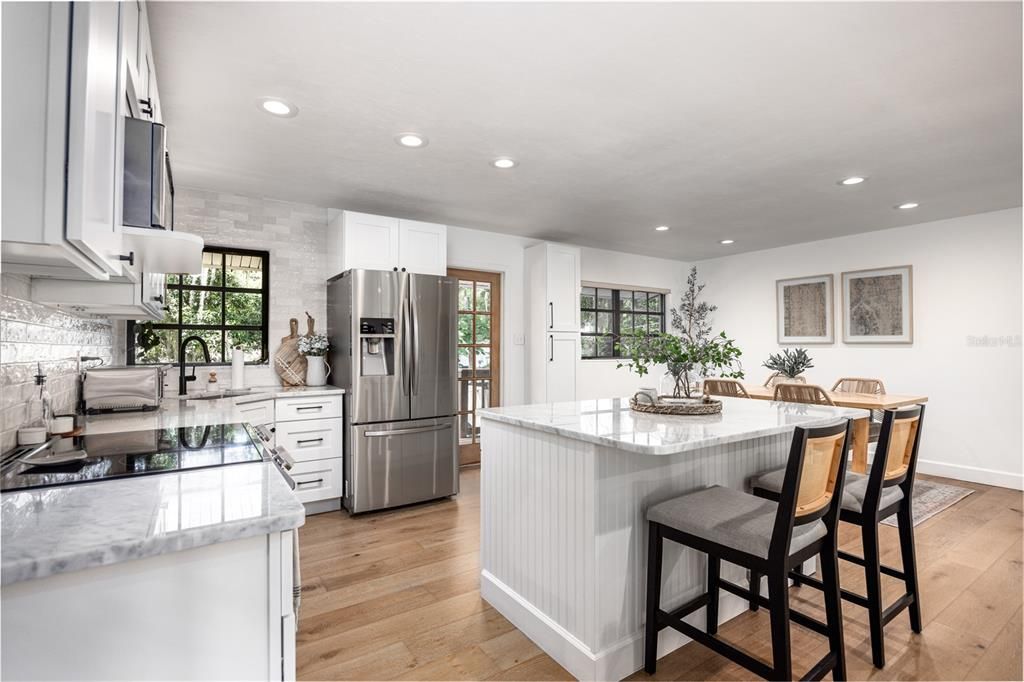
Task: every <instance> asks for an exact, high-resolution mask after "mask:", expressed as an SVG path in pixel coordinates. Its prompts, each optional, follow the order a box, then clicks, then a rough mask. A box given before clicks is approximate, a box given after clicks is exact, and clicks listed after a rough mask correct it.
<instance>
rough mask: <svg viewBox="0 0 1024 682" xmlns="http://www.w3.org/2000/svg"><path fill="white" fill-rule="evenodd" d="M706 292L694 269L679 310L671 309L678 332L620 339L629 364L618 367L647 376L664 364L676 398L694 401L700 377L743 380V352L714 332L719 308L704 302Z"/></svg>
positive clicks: (625, 336)
mask: <svg viewBox="0 0 1024 682" xmlns="http://www.w3.org/2000/svg"><path fill="white" fill-rule="evenodd" d="M703 291H704V284H703V283H701V282H698V281H697V268H696V267H693V268H691V269H690V275H689V277H687V278H686V289H685V290H684V291H683V294H682V296H681V297H680V302H679V305H678V307H676V308H672V309H671V310H670V312H671V314H672V329H673V330H675V332H676V333H675V334H673V333H669V332H661V333H658V334H651V335H647V334H631V335H623V336H621V337H620V338H619V339H618V340H617V343H616V345H617V346H618V348H619V352H620V353H622V354H623V355H624V356H625V357H627V358H629V360H630V362H629V363H622V362H620V363H619V364H618V365H617V367H626V366H628V367H629V368H630V369H631V370H632V371H634V372H636V373H637V374H639V375H640V376H644V375H645V374H647V373H648V371H649V369H650V367H651V366H652V365H665V366H666V368H667V369H668V373H669V374H671V375H672V378H673V382H674V386H673V391H672V397H674V398H682V397H686V398H692V397H693V395H692V393H693V388H692V387H693V379H695V378H696V377H697V376H700V377H706V376H708V375H709V374H711V373H712V372H714V374H715V375H716V376H720V377H728V378H733V379H742V378H743V367H742V365H741V364H740V360H739V357H740V355H742V351H740V349H739V348H737V347H736V345H735V343H733V340H732V339H730V338H729V337H728V336H726V334H725V332H724V331H722V332H719V333H718V334H713V333H712V327H711V319H710V318H711V313H713V312H715V310H717V309H718V306H716V305H713V304H711V303H708V302H707V301H702V300H701V298H700V295H701V293H702V292H703Z"/></svg>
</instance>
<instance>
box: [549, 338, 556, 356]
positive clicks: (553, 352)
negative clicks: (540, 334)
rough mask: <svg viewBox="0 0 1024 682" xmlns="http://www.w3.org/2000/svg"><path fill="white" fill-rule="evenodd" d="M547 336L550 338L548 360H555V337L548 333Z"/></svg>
mask: <svg viewBox="0 0 1024 682" xmlns="http://www.w3.org/2000/svg"><path fill="white" fill-rule="evenodd" d="M548 338H549V339H550V340H551V355H549V356H548V362H554V361H555V337H554V336H552V335H549V336H548Z"/></svg>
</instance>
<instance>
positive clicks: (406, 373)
mask: <svg viewBox="0 0 1024 682" xmlns="http://www.w3.org/2000/svg"><path fill="white" fill-rule="evenodd" d="M411 326H412V321H411V313H410V311H409V299H408V297H406V298H404V299H402V393H403V394H404V395H409V393H410V387H411V383H412V369H411V367H410V364H411V363H412V360H411V358H410V355H411V354H410V353H409V329H410V327H411Z"/></svg>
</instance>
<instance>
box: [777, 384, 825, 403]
mask: <svg viewBox="0 0 1024 682" xmlns="http://www.w3.org/2000/svg"><path fill="white" fill-rule="evenodd" d="M772 400H777V401H778V400H781V401H782V402H784V403H806V404H808V405H835V403H834V402H832V398H829V397H828V393H826V392H825V389H823V388H822V387H821V386H818V385H816V384H801V383H794V382H782V383H778V384H775V393H774V394H773V396H772Z"/></svg>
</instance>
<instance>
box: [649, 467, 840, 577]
mask: <svg viewBox="0 0 1024 682" xmlns="http://www.w3.org/2000/svg"><path fill="white" fill-rule="evenodd" d="M777 510H778V504H777V503H775V502H772V501H771V500H765V499H762V498H760V497H755V496H753V495H750V494H748V493H744V492H741V491H739V490H733V489H732V488H723V487H722V486H718V485H716V486H712V487H710V488H705V489H704V490H698V491H697V492H694V493H689V494H687V495H682V496H680V497H676V498H673V499H671V500H666V501H664V502H661V503H660V504H656V505H654V506H653V507H651V508H650V509H648V510H647V519H648V520H649V521H653V522H655V523H660V524H661V525H663V526H668V527H670V528H675V529H676V530H678V531H681V532H683V533H689V534H690V535H695V536H697V537H699V538H703V539H705V540H710V541H711V542H716V543H718V544H720V545H724V546H726V547H731V548H733V549H737V550H740V551H742V552H746V553H747V554H753V555H754V556H757V557H761V558H762V559H766V558H768V545H769V543H770V542H771V539H772V530H773V528H774V526H775V515H776V512H777ZM825 533H826V527H825V524H824V523H823V522H822V521H821V520H820V519H819V520H817V521H813V522H811V523H806V524H802V525H799V526H794V527H793V540H792V542H791V543H790V553H791V554H795V553H796V552H798V551H799V550H801V549H803V548H804V547H807V546H808V545H810V544H811V543H813V542H815V541H816V540H820V539H821V538H823V537H825Z"/></svg>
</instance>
